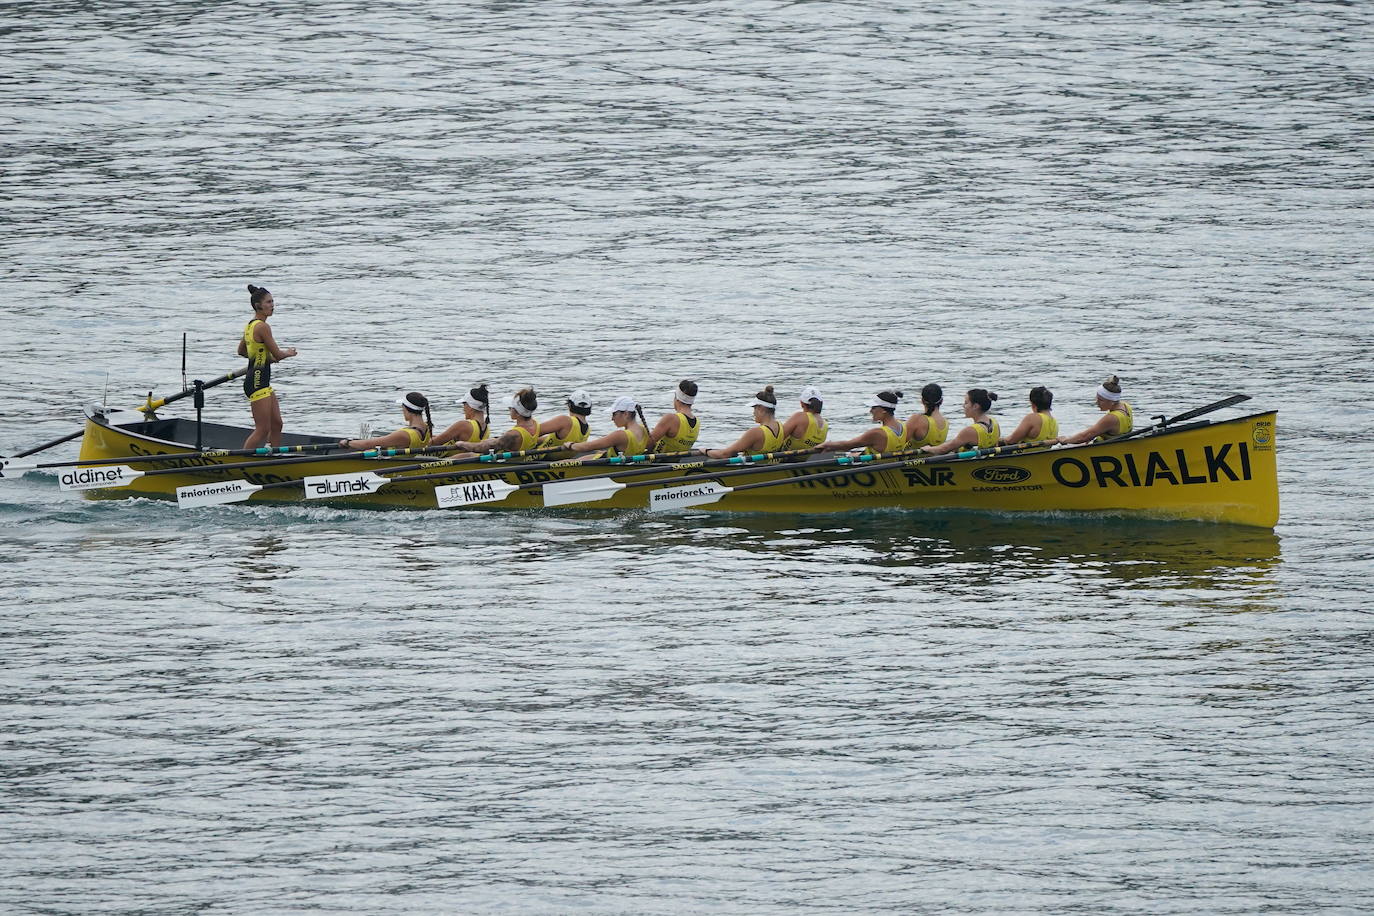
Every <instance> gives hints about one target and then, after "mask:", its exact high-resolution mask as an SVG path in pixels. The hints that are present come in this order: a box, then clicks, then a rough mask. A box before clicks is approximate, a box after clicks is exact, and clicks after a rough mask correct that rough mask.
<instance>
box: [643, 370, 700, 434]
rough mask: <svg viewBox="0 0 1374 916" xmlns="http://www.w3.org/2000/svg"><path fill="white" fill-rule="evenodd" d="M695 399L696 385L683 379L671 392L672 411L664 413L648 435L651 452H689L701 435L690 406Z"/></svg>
mask: <svg viewBox="0 0 1374 916" xmlns="http://www.w3.org/2000/svg"><path fill="white" fill-rule="evenodd" d="M696 399H697V383H696V382H694V381H692V380H691V379H689V378H685V379H683V380H682V381H680V382H678V383H677V389H676V390H675V391H674V392H673V410H672V412H671V413H665V414H664V415H663V418H662V419H660V420H659V421H658V425H657V426H655V427H654V431H653V432H651V433H650V434H649V451H651V452H690V451H691V450H692V446H693V445H695V444H696V441H697V436H698V435H699V434H700V433H701V424H700V423H699V422H698V421H697V415H696V414H694V413H692V404H694V403H695V402H696Z"/></svg>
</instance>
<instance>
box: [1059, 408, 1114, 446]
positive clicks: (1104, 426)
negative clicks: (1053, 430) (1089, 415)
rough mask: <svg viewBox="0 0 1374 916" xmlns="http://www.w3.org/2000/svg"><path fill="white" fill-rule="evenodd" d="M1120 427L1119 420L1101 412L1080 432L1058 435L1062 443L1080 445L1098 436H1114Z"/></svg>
mask: <svg viewBox="0 0 1374 916" xmlns="http://www.w3.org/2000/svg"><path fill="white" fill-rule="evenodd" d="M1120 428H1121V422H1120V421H1119V420H1118V419H1117V418H1116V417H1114V416H1112V415H1111V414H1109V413H1108V414H1103V415H1102V418H1101V419H1099V420H1098V421H1097V422H1096V423H1094V424H1093V425H1092V426H1089V427H1088V428H1087V429H1085V430H1083V431H1082V432H1081V433H1074V434H1073V435H1072V436H1060V437H1059V441H1060V443H1061V444H1063V445H1081V444H1082V443H1084V442H1091V441H1093V440H1094V439H1096V438H1097V437H1098V436H1115V435H1116V433H1117V430H1119V429H1120Z"/></svg>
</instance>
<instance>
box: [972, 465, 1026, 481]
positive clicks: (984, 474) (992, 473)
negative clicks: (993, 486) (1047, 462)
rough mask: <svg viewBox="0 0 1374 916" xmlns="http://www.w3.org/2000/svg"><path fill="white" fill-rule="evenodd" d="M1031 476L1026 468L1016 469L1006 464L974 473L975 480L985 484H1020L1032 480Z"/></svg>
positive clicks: (980, 469)
mask: <svg viewBox="0 0 1374 916" xmlns="http://www.w3.org/2000/svg"><path fill="white" fill-rule="evenodd" d="M1030 476H1031V472H1030V471H1028V470H1026V469H1025V468H1014V467H1011V466H1010V465H1006V464H994V465H992V466H990V467H985V468H978V469H977V470H976V471H974V472H973V479H974V480H978V481H981V482H983V483H1020V482H1021V481H1023V480H1030Z"/></svg>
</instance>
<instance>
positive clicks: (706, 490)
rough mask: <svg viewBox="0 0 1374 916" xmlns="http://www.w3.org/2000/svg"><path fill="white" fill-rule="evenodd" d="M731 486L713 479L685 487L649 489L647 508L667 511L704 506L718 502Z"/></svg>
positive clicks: (729, 490)
mask: <svg viewBox="0 0 1374 916" xmlns="http://www.w3.org/2000/svg"><path fill="white" fill-rule="evenodd" d="M730 492H732V488H731V487H727V486H724V485H723V484H718V483H716V482H715V481H713V480H707V481H703V482H702V483H696V484H691V485H689V486H685V487H664V488H663V489H661V490H650V491H649V509H650V511H653V512H668V511H670V510H672V509H687V508H690V507H691V506H705V505H709V504H710V503H714V502H718V501H719V500H720V498H721V497H722V496H724V495H725V494H726V493H730Z"/></svg>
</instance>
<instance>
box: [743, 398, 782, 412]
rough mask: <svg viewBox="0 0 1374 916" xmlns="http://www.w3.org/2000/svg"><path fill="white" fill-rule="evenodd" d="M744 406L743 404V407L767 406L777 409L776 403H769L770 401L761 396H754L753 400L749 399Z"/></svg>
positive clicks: (770, 408)
mask: <svg viewBox="0 0 1374 916" xmlns="http://www.w3.org/2000/svg"><path fill="white" fill-rule="evenodd" d="M744 406H745V407H767V408H768V409H769V410H777V409H778V405H777V404H770V403H768V402H767V401H765V400H764V399H763V398H754V400H752V401H750V402H749V403H748V404H746V405H744Z"/></svg>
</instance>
